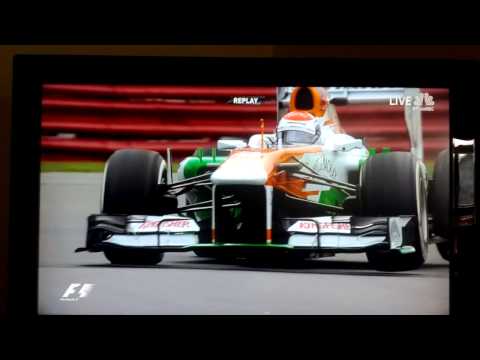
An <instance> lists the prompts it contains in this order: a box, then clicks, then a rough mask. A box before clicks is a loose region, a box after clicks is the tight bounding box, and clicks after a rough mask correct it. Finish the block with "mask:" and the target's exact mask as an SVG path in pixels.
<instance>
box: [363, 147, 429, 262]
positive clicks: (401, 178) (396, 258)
mask: <svg viewBox="0 0 480 360" xmlns="http://www.w3.org/2000/svg"><path fill="white" fill-rule="evenodd" d="M426 187H427V180H426V171H425V168H424V166H422V164H421V163H420V162H419V161H417V160H416V159H415V157H414V155H413V154H411V153H408V152H391V153H381V154H377V155H374V156H372V157H370V158H369V159H368V160H367V161H366V163H365V164H364V166H363V167H362V169H361V174H360V203H361V209H362V211H361V213H362V216H399V215H416V218H415V231H412V234H411V236H412V237H413V238H412V239H411V242H412V245H413V246H414V247H415V252H414V253H410V254H401V253H400V252H398V250H379V249H371V250H368V251H367V258H368V261H369V262H370V264H371V265H372V267H373V268H375V269H377V270H381V271H406V270H414V269H418V268H419V267H420V266H422V265H423V264H424V262H425V260H426V258H427V253H428V245H427V241H428V217H427V188H426ZM417 190H418V195H417ZM417 197H418V200H419V202H418V205H417Z"/></svg>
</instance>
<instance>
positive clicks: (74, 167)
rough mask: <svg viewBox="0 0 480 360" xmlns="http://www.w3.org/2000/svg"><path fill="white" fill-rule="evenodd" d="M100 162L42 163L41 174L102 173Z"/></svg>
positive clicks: (103, 163) (101, 163)
mask: <svg viewBox="0 0 480 360" xmlns="http://www.w3.org/2000/svg"><path fill="white" fill-rule="evenodd" d="M104 167H105V162H102V161H42V162H41V164H40V168H41V171H42V172H103V168H104Z"/></svg>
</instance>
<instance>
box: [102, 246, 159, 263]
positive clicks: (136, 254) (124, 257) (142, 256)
mask: <svg viewBox="0 0 480 360" xmlns="http://www.w3.org/2000/svg"><path fill="white" fill-rule="evenodd" d="M103 253H104V254H105V257H106V258H107V259H108V261H110V262H111V263H112V264H113V265H142V266H145V265H156V264H158V263H159V262H160V261H162V259H163V253H162V252H160V251H156V250H150V249H148V250H147V249H117V248H115V249H113V248H112V249H105V251H104V252H103Z"/></svg>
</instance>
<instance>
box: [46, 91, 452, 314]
mask: <svg viewBox="0 0 480 360" xmlns="http://www.w3.org/2000/svg"><path fill="white" fill-rule="evenodd" d="M320 85H321V84H320ZM339 85H342V84H339ZM42 94H43V95H42V121H41V131H42V138H41V175H40V214H39V215H40V218H39V273H38V312H39V314H44V315H51V314H63V315H71V314H72V315H73V314H74V315H417V314H418V315H423V314H439V315H448V314H449V261H448V260H449V259H450V247H449V246H448V244H449V243H448V242H446V236H447V235H446V230H445V228H446V224H447V222H448V219H447V211H446V210H445V209H447V208H448V194H449V187H448V182H447V183H446V182H445V181H444V180H445V178H448V176H449V175H448V174H449V165H448V161H449V92H448V89H446V88H413V87H412V88H403V87H326V86H312V87H302V86H290V87H273V86H270V87H269V86H248V87H247V86H211V85H209V86H200V85H198V84H195V85H191V86H188V85H181V86H180V85H178V86H177V85H175V86H174V85H168V86H166V85H163V84H158V85H152V84H149V85H138V84H135V85H130V84H115V85H112V84H98V83H97V84H73V83H45V84H44V85H43V89H42Z"/></svg>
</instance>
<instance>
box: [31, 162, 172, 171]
mask: <svg viewBox="0 0 480 360" xmlns="http://www.w3.org/2000/svg"><path fill="white" fill-rule="evenodd" d="M178 166H179V163H178V162H174V163H173V165H172V168H173V172H176V171H177V169H178ZM104 167H105V162H103V161H42V162H41V164H40V169H41V171H42V172H103V169H104Z"/></svg>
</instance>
